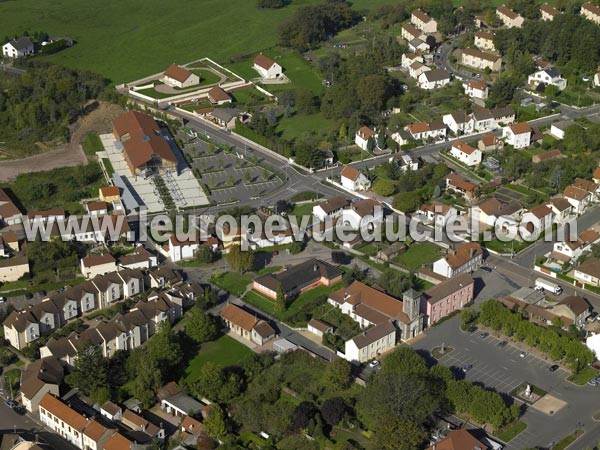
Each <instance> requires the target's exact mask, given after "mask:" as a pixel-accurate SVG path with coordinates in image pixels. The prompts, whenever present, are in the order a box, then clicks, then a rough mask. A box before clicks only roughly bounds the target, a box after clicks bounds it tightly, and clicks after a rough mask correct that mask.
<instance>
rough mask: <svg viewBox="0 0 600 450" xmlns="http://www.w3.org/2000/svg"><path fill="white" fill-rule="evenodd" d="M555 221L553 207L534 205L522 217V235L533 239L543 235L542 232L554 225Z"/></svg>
mask: <svg viewBox="0 0 600 450" xmlns="http://www.w3.org/2000/svg"><path fill="white" fill-rule="evenodd" d="M553 223H554V221H553V215H552V209H551V208H549V207H548V206H547V205H538V206H534V207H533V208H531V209H530V210H529V211H527V212H525V213H524V214H523V217H521V224H520V231H521V237H523V238H525V239H532V238H534V237H536V236H541V235H542V233H544V232H545V231H546V230H548V229H550V228H551V227H552V224H553Z"/></svg>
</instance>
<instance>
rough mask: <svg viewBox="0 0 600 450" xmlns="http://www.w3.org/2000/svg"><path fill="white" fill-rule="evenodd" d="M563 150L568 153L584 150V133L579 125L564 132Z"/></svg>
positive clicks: (572, 126)
mask: <svg viewBox="0 0 600 450" xmlns="http://www.w3.org/2000/svg"><path fill="white" fill-rule="evenodd" d="M563 144H564V146H565V150H566V151H568V152H573V153H575V152H581V151H583V150H585V148H586V144H585V131H584V130H583V128H582V127H580V126H579V125H571V126H570V127H568V128H567V129H566V130H565V138H564V139H563Z"/></svg>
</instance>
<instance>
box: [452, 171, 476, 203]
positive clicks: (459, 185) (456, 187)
mask: <svg viewBox="0 0 600 450" xmlns="http://www.w3.org/2000/svg"><path fill="white" fill-rule="evenodd" d="M446 189H447V190H450V191H454V192H455V193H457V194H460V195H461V196H463V197H464V198H465V199H467V200H472V199H473V198H475V196H476V195H477V192H478V191H479V186H478V185H477V184H475V183H472V182H470V181H469V180H467V179H466V178H464V177H463V176H461V175H459V174H457V173H454V172H451V173H449V174H448V175H446Z"/></svg>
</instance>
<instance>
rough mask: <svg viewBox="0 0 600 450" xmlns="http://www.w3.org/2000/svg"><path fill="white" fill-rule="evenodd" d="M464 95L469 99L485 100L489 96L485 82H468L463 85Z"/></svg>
mask: <svg viewBox="0 0 600 450" xmlns="http://www.w3.org/2000/svg"><path fill="white" fill-rule="evenodd" d="M463 88H464V90H465V94H466V95H468V96H469V97H471V98H476V99H479V100H486V99H487V98H488V97H489V95H490V89H489V87H488V85H487V83H486V82H485V81H469V82H467V83H464V84H463Z"/></svg>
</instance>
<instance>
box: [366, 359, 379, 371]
mask: <svg viewBox="0 0 600 450" xmlns="http://www.w3.org/2000/svg"><path fill="white" fill-rule="evenodd" d="M380 365H381V363H380V362H379V361H378V360H376V359H374V360H373V361H371V362H370V363H369V367H370V368H371V369H374V368H375V367H379V366H380Z"/></svg>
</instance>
